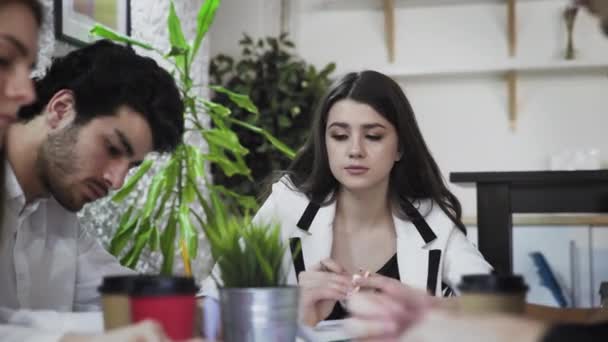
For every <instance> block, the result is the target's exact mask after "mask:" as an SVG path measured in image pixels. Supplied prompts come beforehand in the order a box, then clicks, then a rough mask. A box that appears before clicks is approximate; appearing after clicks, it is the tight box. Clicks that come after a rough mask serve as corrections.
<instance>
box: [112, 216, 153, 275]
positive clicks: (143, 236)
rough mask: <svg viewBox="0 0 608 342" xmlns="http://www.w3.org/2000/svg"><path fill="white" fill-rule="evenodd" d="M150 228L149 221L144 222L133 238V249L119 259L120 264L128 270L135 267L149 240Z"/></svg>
mask: <svg viewBox="0 0 608 342" xmlns="http://www.w3.org/2000/svg"><path fill="white" fill-rule="evenodd" d="M151 228H152V226H151V225H150V221H148V220H144V222H143V224H142V225H141V226H140V229H139V231H138V232H137V234H136V236H135V243H134V244H133V247H131V249H130V250H129V252H127V254H126V255H125V256H124V257H123V258H122V259H120V263H121V264H123V265H124V266H126V267H129V268H133V267H135V265H137V261H138V260H139V256H140V255H141V252H142V251H143V249H144V247H145V246H146V244H147V243H148V240H149V239H150V233H151Z"/></svg>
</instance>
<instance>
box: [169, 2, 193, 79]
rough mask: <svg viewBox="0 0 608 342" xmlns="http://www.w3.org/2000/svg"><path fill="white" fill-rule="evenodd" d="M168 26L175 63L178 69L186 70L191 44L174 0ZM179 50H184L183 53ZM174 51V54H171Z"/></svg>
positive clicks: (170, 9) (170, 7) (170, 8)
mask: <svg viewBox="0 0 608 342" xmlns="http://www.w3.org/2000/svg"><path fill="white" fill-rule="evenodd" d="M167 26H168V28H169V42H170V43H171V52H170V55H171V56H173V57H174V58H175V64H176V65H177V67H178V69H179V70H181V71H185V70H186V69H187V68H186V56H187V53H188V50H189V48H190V46H189V45H188V43H187V42H186V38H185V37H184V32H183V31H182V23H181V22H180V20H179V17H178V16H177V13H176V12H175V5H174V4H173V1H171V5H170V6H169V16H168V18H167ZM178 51H183V53H181V54H180V53H178ZM171 53H173V54H171Z"/></svg>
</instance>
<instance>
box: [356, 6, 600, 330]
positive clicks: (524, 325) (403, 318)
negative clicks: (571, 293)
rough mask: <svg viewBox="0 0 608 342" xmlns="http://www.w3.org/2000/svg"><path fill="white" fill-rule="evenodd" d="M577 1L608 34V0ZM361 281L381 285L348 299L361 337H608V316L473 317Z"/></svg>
mask: <svg viewBox="0 0 608 342" xmlns="http://www.w3.org/2000/svg"><path fill="white" fill-rule="evenodd" d="M575 2H576V4H577V5H580V6H583V7H586V8H587V9H588V10H589V11H590V12H591V13H593V14H594V15H596V16H597V17H598V18H599V19H600V26H601V28H602V31H603V32H604V34H605V35H606V36H607V37H608V0H578V1H575ZM357 284H358V285H359V286H361V287H368V288H372V289H375V290H377V291H375V292H374V293H369V292H367V293H357V294H355V295H354V296H353V297H352V298H351V300H350V301H349V303H348V309H349V311H350V312H351V314H352V316H353V317H352V320H351V321H350V322H349V328H350V330H351V331H352V332H353V333H354V334H356V335H357V336H365V338H364V339H365V340H366V341H402V342H409V341H416V342H435V341H437V342H438V341H469V342H475V341H480V342H481V341H494V342H502V341H505V342H506V341H518V342H561V341H608V321H607V322H602V323H594V324H576V323H569V324H551V323H547V322H541V321H536V320H532V319H523V318H518V317H507V316H502V315H488V316H483V317H481V316H469V315H466V314H460V313H457V312H455V311H453V310H451V309H450V308H448V307H447V306H445V305H442V304H445V302H444V303H439V302H438V301H437V300H436V299H435V298H434V297H431V296H429V295H427V294H426V293H425V292H423V291H419V290H417V289H413V288H409V287H404V286H403V285H402V284H401V283H399V282H396V281H394V280H392V279H387V278H380V277H371V278H367V279H359V280H357ZM453 304H454V305H457V301H456V302H455V303H453ZM546 310H559V309H551V308H546Z"/></svg>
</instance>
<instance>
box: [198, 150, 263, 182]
mask: <svg viewBox="0 0 608 342" xmlns="http://www.w3.org/2000/svg"><path fill="white" fill-rule="evenodd" d="M202 158H203V159H204V160H207V161H209V162H212V163H215V164H216V165H217V166H218V167H219V168H221V169H222V172H223V173H224V174H225V175H226V176H228V177H231V176H234V175H250V174H251V170H250V169H249V168H248V167H246V166H245V167H242V166H241V165H240V164H238V163H235V162H233V161H231V160H230V159H228V158H226V156H225V155H223V154H219V153H210V154H203V155H202Z"/></svg>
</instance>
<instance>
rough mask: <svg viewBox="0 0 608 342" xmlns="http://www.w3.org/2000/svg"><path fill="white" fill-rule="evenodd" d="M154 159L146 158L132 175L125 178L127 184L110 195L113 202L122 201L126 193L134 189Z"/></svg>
mask: <svg viewBox="0 0 608 342" xmlns="http://www.w3.org/2000/svg"><path fill="white" fill-rule="evenodd" d="M153 163H154V161H153V160H152V159H146V160H144V162H143V163H142V164H141V165H140V166H139V168H138V169H137V171H136V172H135V173H134V174H133V176H131V177H129V179H128V180H127V184H125V185H124V186H123V187H122V188H121V189H120V190H119V191H118V192H117V193H116V194H114V196H112V201H114V202H122V201H123V200H124V199H125V198H126V197H127V196H128V195H129V193H131V191H133V189H135V186H136V185H137V182H139V180H140V179H141V177H143V176H144V175H145V174H146V172H148V170H150V168H151V167H152V164H153Z"/></svg>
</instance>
